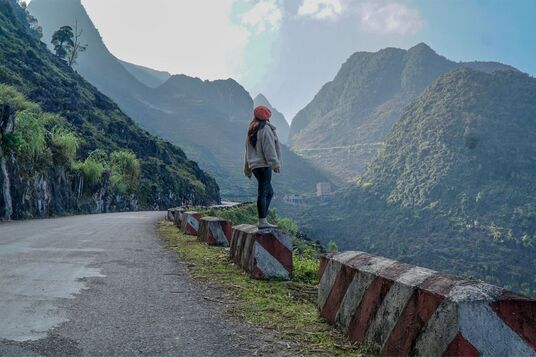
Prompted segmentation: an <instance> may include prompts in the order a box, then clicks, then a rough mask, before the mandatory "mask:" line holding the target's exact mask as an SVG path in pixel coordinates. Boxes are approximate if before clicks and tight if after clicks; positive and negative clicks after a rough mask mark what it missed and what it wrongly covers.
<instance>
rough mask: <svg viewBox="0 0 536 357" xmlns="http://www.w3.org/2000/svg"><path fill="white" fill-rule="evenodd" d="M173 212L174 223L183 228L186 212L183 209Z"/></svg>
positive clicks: (176, 209)
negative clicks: (183, 218) (183, 216)
mask: <svg viewBox="0 0 536 357" xmlns="http://www.w3.org/2000/svg"><path fill="white" fill-rule="evenodd" d="M172 210H173V222H174V223H175V225H176V226H177V227H179V228H181V227H182V215H183V214H184V212H185V211H186V209H185V208H183V207H178V208H174V209H172Z"/></svg>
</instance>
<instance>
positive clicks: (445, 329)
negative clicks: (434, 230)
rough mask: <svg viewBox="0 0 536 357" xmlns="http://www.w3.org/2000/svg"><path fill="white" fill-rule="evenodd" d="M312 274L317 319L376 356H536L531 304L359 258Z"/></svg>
mask: <svg viewBox="0 0 536 357" xmlns="http://www.w3.org/2000/svg"><path fill="white" fill-rule="evenodd" d="M320 271H321V273H320V274H321V277H320V286H319V290H318V291H319V293H318V306H319V309H320V314H321V316H322V317H324V318H325V319H326V320H328V321H330V322H331V323H334V324H336V325H338V326H339V327H340V328H342V329H343V330H344V331H345V332H346V334H347V335H348V336H349V337H350V338H351V339H352V340H353V341H357V342H362V343H365V344H366V345H367V346H370V347H371V348H372V349H373V350H375V351H377V352H379V354H380V355H382V356H406V355H411V356H480V355H482V356H532V355H535V354H536V320H535V319H534V317H535V316H536V300H532V299H529V298H527V297H524V296H521V295H518V294H515V293H512V292H508V291H505V290H503V289H501V288H498V287H496V286H492V285H489V284H485V283H473V282H469V281H467V280H463V279H460V278H456V277H453V276H450V275H444V274H441V273H438V272H435V271H433V270H429V269H424V268H419V267H416V266H413V265H410V264H403V263H399V262H396V261H393V260H390V259H386V258H382V257H377V256H373V255H370V254H367V253H363V252H342V253H338V254H329V255H326V256H323V257H322V258H321V268H320Z"/></svg>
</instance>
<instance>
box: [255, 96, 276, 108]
mask: <svg viewBox="0 0 536 357" xmlns="http://www.w3.org/2000/svg"><path fill="white" fill-rule="evenodd" d="M253 101H254V102H255V105H265V106H267V107H271V106H272V104H270V101H269V100H268V98H266V97H265V96H264V94H262V93H259V94H257V96H256V97H255V99H253Z"/></svg>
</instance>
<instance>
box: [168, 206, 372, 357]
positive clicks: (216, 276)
mask: <svg viewBox="0 0 536 357" xmlns="http://www.w3.org/2000/svg"><path fill="white" fill-rule="evenodd" d="M231 211H234V210H230V211H218V212H219V213H221V214H218V216H222V215H226V216H228V217H229V216H233V217H237V215H231V214H230V212H231ZM240 211H242V213H243V212H244V211H245V210H244V209H243V208H241V209H240ZM158 228H159V231H160V234H161V237H162V239H163V240H164V241H165V242H166V243H167V244H168V245H169V246H170V247H172V248H173V249H174V250H175V251H176V252H177V253H178V255H179V257H180V258H181V259H182V260H183V261H185V262H186V263H187V264H188V267H189V268H190V272H191V274H192V277H193V278H194V279H198V280H201V281H208V282H210V283H211V284H214V283H216V284H217V286H219V287H221V288H223V289H224V290H225V291H227V292H228V294H227V296H226V297H225V299H226V308H225V310H224V313H226V314H228V315H229V316H230V317H233V318H238V319H240V320H242V321H245V322H247V323H250V324H253V325H255V326H258V327H261V328H264V329H267V330H271V331H273V333H274V335H275V337H276V338H279V339H282V340H286V341H289V342H290V351H292V352H293V353H295V354H296V355H303V356H355V355H357V354H358V353H366V351H365V349H363V348H362V347H360V346H358V345H356V344H352V343H350V342H349V341H348V340H347V339H346V338H345V337H344V336H343V335H342V334H341V333H340V332H339V331H338V330H336V329H335V328H333V327H332V326H330V325H328V324H327V323H325V322H323V321H321V319H319V317H318V311H317V307H316V294H317V276H318V264H317V265H316V266H313V265H312V263H308V262H310V261H311V260H312V259H309V260H306V259H304V257H299V256H295V260H294V268H295V273H296V274H295V275H296V276H295V278H294V281H292V282H282V281H261V280H255V279H251V278H250V277H249V276H248V275H247V274H246V273H244V272H243V271H242V270H241V269H239V268H238V267H237V266H235V265H234V264H232V262H231V261H230V260H229V257H228V256H229V253H228V252H227V251H226V250H225V248H221V247H209V246H208V245H206V244H202V243H200V242H199V240H198V239H197V237H193V236H186V235H184V234H182V233H180V232H179V230H177V228H176V227H175V226H174V225H172V224H170V223H168V222H160V224H159V226H158ZM316 261H317V262H318V259H316Z"/></svg>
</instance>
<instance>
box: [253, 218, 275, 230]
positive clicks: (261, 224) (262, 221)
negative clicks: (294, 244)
mask: <svg viewBox="0 0 536 357" xmlns="http://www.w3.org/2000/svg"><path fill="white" fill-rule="evenodd" d="M257 226H258V227H259V229H266V228H277V226H276V225H275V224H271V223H268V220H267V219H266V218H261V219H259V224H258V225H257Z"/></svg>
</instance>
